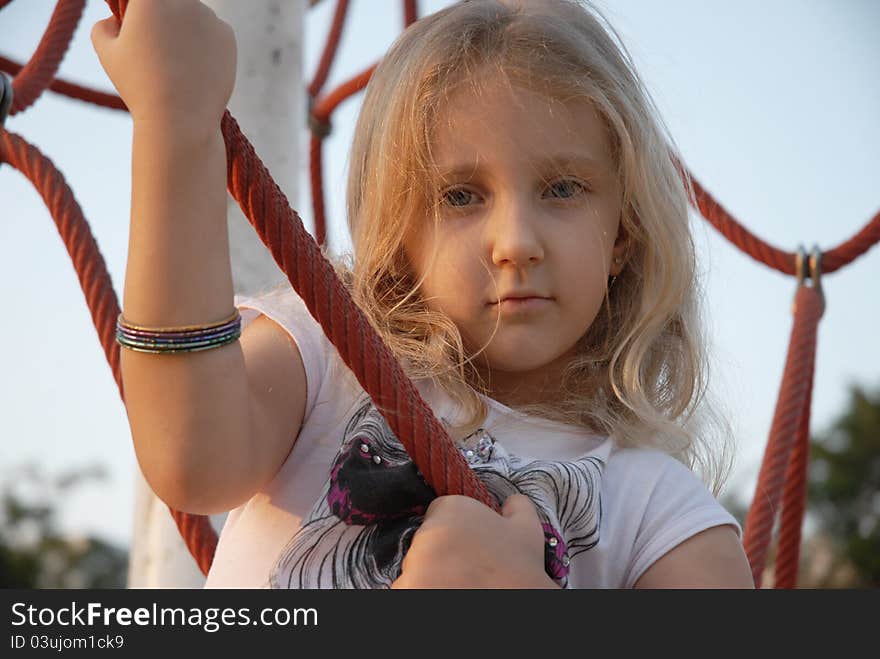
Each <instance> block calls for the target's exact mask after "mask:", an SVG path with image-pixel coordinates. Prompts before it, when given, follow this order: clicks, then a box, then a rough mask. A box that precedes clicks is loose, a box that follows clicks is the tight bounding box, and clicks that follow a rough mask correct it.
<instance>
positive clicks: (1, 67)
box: [0, 55, 128, 112]
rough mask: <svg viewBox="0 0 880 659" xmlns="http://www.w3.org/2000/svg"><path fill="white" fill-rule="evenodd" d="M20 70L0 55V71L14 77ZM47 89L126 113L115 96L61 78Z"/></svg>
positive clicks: (19, 66) (17, 64)
mask: <svg viewBox="0 0 880 659" xmlns="http://www.w3.org/2000/svg"><path fill="white" fill-rule="evenodd" d="M22 68H24V67H23V66H22V65H21V64H19V63H18V62H16V61H15V60H11V59H9V58H8V57H3V55H0V71H3V72H4V73H8V74H9V75H12V76H15V75H17V74H18V72H19V71H21V70H22ZM49 89H51V90H52V91H53V92H57V93H59V94H64V95H65V96H69V97H71V98H76V99H79V100H80V101H87V102H88V103H94V104H95V105H100V106H103V107H105V108H112V109H114V110H125V111H126V112H128V108H127V107H125V103H124V102H123V101H122V99H121V98H119V97H118V96H117V95H116V94H108V93H106V92H100V91H97V90H95V89H90V88H88V87H83V86H82V85H77V84H75V83H72V82H68V81H67V80H64V79H62V78H55V79H54V80H52V82H50V83H49Z"/></svg>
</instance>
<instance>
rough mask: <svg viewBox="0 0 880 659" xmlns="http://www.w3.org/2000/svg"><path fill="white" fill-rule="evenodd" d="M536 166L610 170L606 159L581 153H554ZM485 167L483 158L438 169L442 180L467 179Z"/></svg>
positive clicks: (542, 159)
mask: <svg viewBox="0 0 880 659" xmlns="http://www.w3.org/2000/svg"><path fill="white" fill-rule="evenodd" d="M534 166H535V170H536V171H539V172H547V171H557V170H574V171H578V172H587V173H592V174H599V175H601V174H607V173H608V172H609V171H610V170H609V165H608V164H607V163H606V162H605V161H604V160H602V159H599V158H595V157H593V156H592V155H585V154H580V153H558V154H553V155H551V156H547V157H544V158H541V159H540V160H538V161H536V162H535V163H534ZM485 169H486V163H485V161H482V160H481V162H471V163H455V164H451V165H438V166H437V170H436V171H437V176H438V178H439V179H440V180H444V181H447V180H465V181H467V180H470V179H472V178H477V177H480V176H482V175H483V174H484V173H485V171H484V170H485ZM489 169H491V168H489Z"/></svg>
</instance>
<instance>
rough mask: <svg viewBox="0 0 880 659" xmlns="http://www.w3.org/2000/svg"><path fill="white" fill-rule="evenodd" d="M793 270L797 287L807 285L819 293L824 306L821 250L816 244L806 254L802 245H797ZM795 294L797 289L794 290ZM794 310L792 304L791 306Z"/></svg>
mask: <svg viewBox="0 0 880 659" xmlns="http://www.w3.org/2000/svg"><path fill="white" fill-rule="evenodd" d="M794 271H795V274H796V275H797V280H798V283H797V287H798V290H800V288H801V286H809V287H810V288H812V289H813V290H814V291H816V293H817V294H818V295H819V298H820V299H821V300H822V307H823V308H824V306H825V293H824V292H823V290H822V250H821V249H819V246H818V245H813V251H812V252H810V253H809V254H807V250H806V248H805V247H804V246H803V245H799V246H798V251H797V252H796V253H795V257H794ZM795 294H797V291H795ZM792 311H794V306H793V307H792Z"/></svg>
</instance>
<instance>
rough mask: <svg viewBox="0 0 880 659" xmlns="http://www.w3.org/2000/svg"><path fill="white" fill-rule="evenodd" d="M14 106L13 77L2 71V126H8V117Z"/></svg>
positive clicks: (0, 101) (0, 110)
mask: <svg viewBox="0 0 880 659" xmlns="http://www.w3.org/2000/svg"><path fill="white" fill-rule="evenodd" d="M11 107H12V78H10V77H9V76H8V75H6V74H5V73H3V72H0V128H4V127H5V126H6V117H8V116H9V109H10V108H11Z"/></svg>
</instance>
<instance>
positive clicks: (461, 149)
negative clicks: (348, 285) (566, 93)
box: [404, 82, 625, 404]
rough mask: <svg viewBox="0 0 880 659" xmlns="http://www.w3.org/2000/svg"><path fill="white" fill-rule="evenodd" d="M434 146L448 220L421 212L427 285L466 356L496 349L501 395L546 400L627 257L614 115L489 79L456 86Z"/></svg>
mask: <svg viewBox="0 0 880 659" xmlns="http://www.w3.org/2000/svg"><path fill="white" fill-rule="evenodd" d="M432 149H433V154H434V159H435V162H436V164H437V174H438V183H437V185H436V186H435V189H434V196H435V200H436V203H437V204H438V206H439V213H440V218H441V221H440V224H439V228H438V229H437V230H435V228H434V223H433V222H432V221H431V219H430V218H426V219H425V220H421V219H420V220H419V221H417V222H416V226H415V228H414V230H413V231H412V232H411V233H410V235H408V236H407V237H406V239H405V241H404V246H405V249H406V253H407V257H408V258H409V260H410V262H411V263H412V265H413V268H414V270H415V274H417V275H418V276H422V275H425V280H424V283H423V284H422V287H421V292H422V294H423V296H424V297H425V299H426V300H427V304H428V306H429V307H430V308H432V309H435V310H438V311H442V312H443V313H445V314H446V315H447V316H449V317H450V318H451V319H452V320H453V322H455V324H456V325H457V326H458V328H459V330H460V331H461V334H462V338H463V340H464V342H465V346H466V347H467V349H468V350H469V354H473V353H474V352H476V351H477V350H480V349H482V348H484V347H485V350H484V351H483V352H482V354H481V355H479V356H478V357H477V359H476V366H477V368H478V370H479V371H480V372H481V374H482V375H483V376H484V377H485V378H486V379H487V383H488V385H489V388H490V390H491V391H492V395H493V396H494V397H495V398H497V399H498V400H499V401H501V402H505V403H508V404H517V403H525V402H541V401H546V400H547V399H549V398H551V397H552V396H553V395H554V394H555V393H556V392H557V391H558V389H559V386H560V383H561V376H562V372H563V370H564V368H565V365H566V364H567V363H568V361H569V360H570V358H571V357H572V356H573V355H574V353H575V348H576V344H577V342H578V339H580V338H581V337H582V336H583V335H584V333H585V332H586V331H587V329H588V328H589V327H590V324H591V323H592V322H593V320H594V319H595V318H596V314H597V313H598V312H599V309H600V308H601V306H602V303H603V300H604V297H605V292H606V286H607V282H608V277H609V275H615V274H617V273H618V272H619V271H620V268H621V266H620V265H619V264H618V263H615V257H617V258H621V259H622V257H623V250H624V247H625V245H624V241H622V240H618V239H617V237H618V228H619V219H620V211H621V202H620V198H621V191H620V186H619V183H618V181H617V180H616V176H615V174H614V171H615V170H614V163H613V160H612V157H611V152H610V144H609V142H608V137H607V136H606V134H605V128H604V124H603V123H602V120H601V119H600V117H599V115H598V114H597V113H596V112H595V110H594V109H593V106H592V105H591V104H590V103H589V102H587V101H583V100H577V101H570V102H566V103H563V102H560V101H553V100H550V99H548V98H547V97H546V96H544V95H542V94H540V93H537V92H533V91H529V90H527V89H524V88H520V87H514V86H508V85H504V84H499V83H495V82H489V83H487V84H485V85H483V86H482V87H481V88H480V90H479V92H474V91H458V92H456V93H454V94H453V95H452V96H451V97H450V98H449V100H448V106H447V109H446V111H445V112H444V113H442V115H441V117H440V120H439V121H438V125H437V128H436V130H435V132H434V139H433V142H432ZM511 297H525V298H527V299H520V300H518V301H517V300H513V299H506V298H511ZM499 301H500V302H499Z"/></svg>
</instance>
